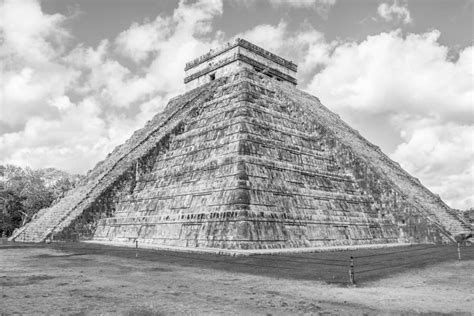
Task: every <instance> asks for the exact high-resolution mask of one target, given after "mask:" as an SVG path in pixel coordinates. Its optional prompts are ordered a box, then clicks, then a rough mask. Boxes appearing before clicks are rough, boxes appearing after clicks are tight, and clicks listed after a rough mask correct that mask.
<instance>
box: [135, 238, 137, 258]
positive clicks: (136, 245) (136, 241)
mask: <svg viewBox="0 0 474 316" xmlns="http://www.w3.org/2000/svg"><path fill="white" fill-rule="evenodd" d="M135 258H138V239H135Z"/></svg>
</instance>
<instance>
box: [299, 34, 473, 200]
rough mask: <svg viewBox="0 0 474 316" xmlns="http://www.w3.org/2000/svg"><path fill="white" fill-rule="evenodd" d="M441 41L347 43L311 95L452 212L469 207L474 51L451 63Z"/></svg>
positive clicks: (398, 37)
mask: <svg viewBox="0 0 474 316" xmlns="http://www.w3.org/2000/svg"><path fill="white" fill-rule="evenodd" d="M439 35H440V33H439V32H438V31H436V30H434V31H431V32H427V33H425V34H421V35H417V34H408V35H407V36H403V35H402V33H401V32H400V31H394V32H390V33H382V34H379V35H376V36H369V37H368V38H367V39H366V40H365V41H362V42H360V43H355V42H351V43H343V44H340V45H339V46H337V47H336V48H335V50H334V52H333V53H332V54H331V56H330V58H329V59H328V62H327V64H326V65H325V68H324V69H323V70H322V71H321V72H320V73H318V74H317V75H316V76H315V77H314V78H313V80H312V81H311V83H310V84H309V85H308V87H307V90H309V91H310V92H311V93H313V94H315V95H317V96H318V97H320V98H321V100H322V101H323V103H324V104H326V105H327V106H329V107H330V108H331V109H332V110H333V111H335V112H336V113H339V114H341V116H342V117H343V118H344V119H346V120H347V121H348V122H349V123H350V124H351V125H353V126H354V127H356V128H358V129H360V130H361V132H362V135H365V136H368V138H369V139H371V140H372V141H374V142H375V143H376V144H378V145H381V146H382V148H383V149H384V151H385V152H388V153H390V152H392V157H393V158H394V159H395V160H398V161H399V162H400V163H401V164H402V166H404V167H405V168H406V169H407V170H408V171H410V172H412V174H413V175H415V176H417V177H419V178H420V179H421V181H422V182H423V183H425V184H426V185H427V186H428V187H429V188H430V189H432V190H433V191H434V192H436V193H439V194H440V195H441V197H442V198H444V199H445V200H446V201H447V202H448V203H449V204H450V205H452V206H454V207H469V206H471V205H468V203H470V202H472V193H470V192H472V185H470V186H467V185H466V183H467V181H468V179H469V176H470V175H469V174H467V175H466V172H471V171H470V170H472V168H473V167H472V161H473V159H472V158H473V157H472V153H473V147H472V134H473V124H474V116H473V108H472V100H473V96H474V87H473V85H472V82H473V80H474V77H473V70H472V60H473V59H472V58H473V47H472V46H471V47H467V48H465V49H464V50H462V51H461V52H460V57H459V59H458V60H457V61H452V60H449V58H448V49H447V47H445V46H442V45H441V44H439V43H438V38H439ZM456 181H459V182H456ZM455 192H458V193H457V195H456V194H455ZM460 196H463V198H461V197H460Z"/></svg>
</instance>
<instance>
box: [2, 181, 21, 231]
mask: <svg viewBox="0 0 474 316" xmlns="http://www.w3.org/2000/svg"><path fill="white" fill-rule="evenodd" d="M21 202H22V199H21V198H20V197H19V196H17V195H16V194H15V193H14V192H12V191H5V190H0V236H10V235H11V234H12V233H13V231H14V230H15V228H17V227H19V226H20V225H21V223H22V218H21V213H22V212H23V205H22V203H21Z"/></svg>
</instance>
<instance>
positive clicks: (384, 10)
mask: <svg viewBox="0 0 474 316" xmlns="http://www.w3.org/2000/svg"><path fill="white" fill-rule="evenodd" d="M377 13H378V14H379V15H380V16H381V17H382V18H383V19H384V20H385V21H395V22H402V23H404V24H409V23H412V22H413V20H412V18H411V16H410V11H409V10H408V8H407V5H406V3H405V4H399V3H398V1H397V0H394V2H393V3H392V4H391V5H389V4H387V3H381V4H380V5H379V6H378V7H377Z"/></svg>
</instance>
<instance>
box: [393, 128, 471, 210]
mask: <svg viewBox="0 0 474 316" xmlns="http://www.w3.org/2000/svg"><path fill="white" fill-rule="evenodd" d="M415 124H416V125H415V126H411V127H410V131H406V130H402V131H401V134H402V135H403V136H402V138H403V141H404V142H403V143H401V144H400V145H399V146H398V147H397V149H396V150H395V152H394V154H393V157H394V159H396V160H398V161H401V164H402V166H403V167H404V168H405V169H406V170H407V171H409V172H411V173H412V174H416V175H417V176H418V177H419V178H420V179H422V181H423V183H424V184H425V185H427V186H428V187H430V188H431V190H432V191H433V192H435V193H437V194H439V195H440V196H442V197H443V198H444V200H445V201H447V202H448V203H449V204H451V205H452V206H453V207H457V208H461V209H466V208H469V207H471V206H472V205H474V190H473V188H474V126H473V125H460V124H456V123H446V124H440V123H438V122H431V123H430V124H426V122H422V121H421V122H416V123H415ZM424 125H426V126H424Z"/></svg>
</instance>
